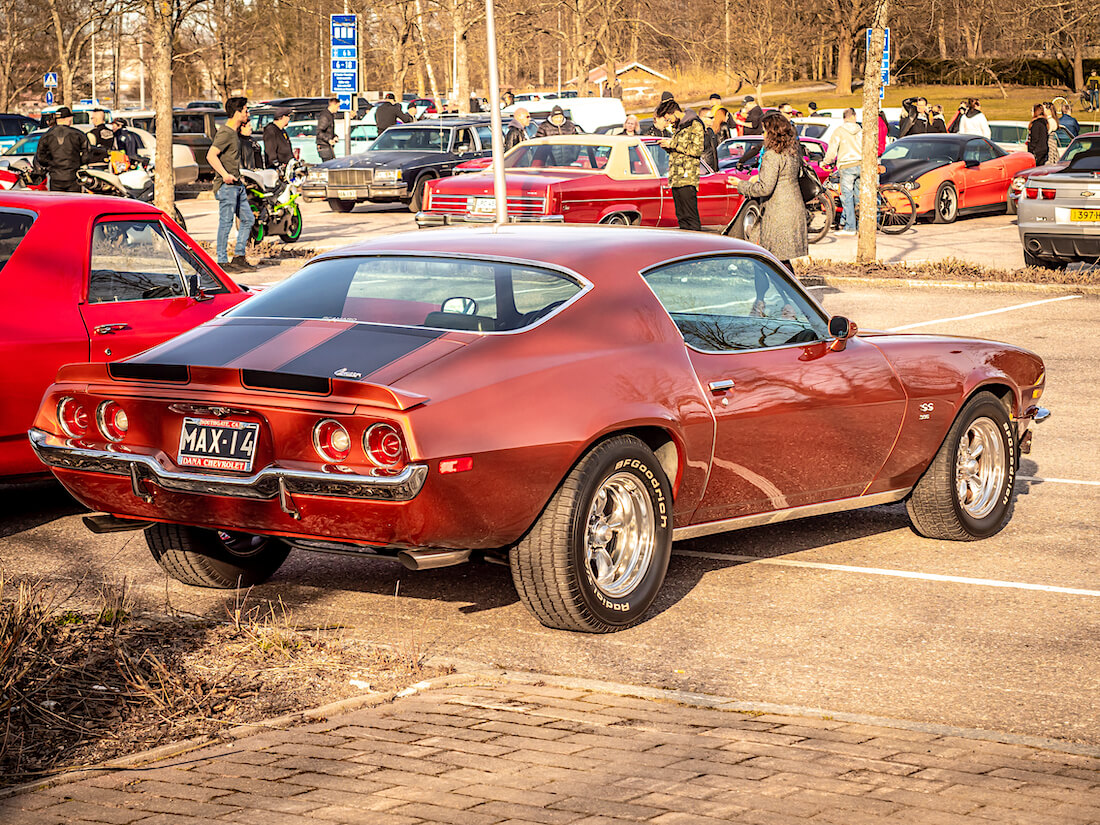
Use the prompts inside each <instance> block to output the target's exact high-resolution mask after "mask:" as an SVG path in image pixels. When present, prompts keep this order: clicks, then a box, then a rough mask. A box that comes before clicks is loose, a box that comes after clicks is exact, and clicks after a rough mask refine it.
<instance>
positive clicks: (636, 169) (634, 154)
mask: <svg viewBox="0 0 1100 825" xmlns="http://www.w3.org/2000/svg"><path fill="white" fill-rule="evenodd" d="M627 160H628V161H629V162H630V174H632V175H649V174H652V173H651V172H650V171H649V164H647V163H646V162H645V159H644V158H642V150H641V149H640V148H639V147H637V146H631V147H630V150H629V152H628V153H627Z"/></svg>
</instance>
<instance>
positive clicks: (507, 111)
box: [501, 97, 626, 134]
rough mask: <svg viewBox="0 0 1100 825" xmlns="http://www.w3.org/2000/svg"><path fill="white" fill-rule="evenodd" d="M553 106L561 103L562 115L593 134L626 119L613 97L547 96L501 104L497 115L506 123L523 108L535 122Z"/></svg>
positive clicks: (621, 105)
mask: <svg viewBox="0 0 1100 825" xmlns="http://www.w3.org/2000/svg"><path fill="white" fill-rule="evenodd" d="M555 106H561V108H562V111H564V112H565V116H566V117H567V118H568V119H569V120H571V121H573V122H574V123H576V124H577V126H579V127H580V128H581V129H583V130H584V132H585V133H587V134H594V133H595V132H596V131H598V130H599V129H600V128H602V127H606V126H622V125H623V121H624V120H626V109H624V108H623V102H622V101H621V100H619V99H618V98H616V97H569V98H550V99H545V100H538V101H534V102H532V103H517V104H516V105H515V106H506V107H504V108H503V109H502V110H501V115H502V116H503V117H504V119H505V121H504V122H505V125H507V122H508V119H510V118H511V117H512V114H513V113H514V112H515V110H516V109H526V110H527V111H529V112H530V113H531V123H532V124H533V125H536V126H537V125H538V124H539V123H542V121H544V120H546V119H547V118H548V117H550V111H551V110H552V109H553V108H554V107H555Z"/></svg>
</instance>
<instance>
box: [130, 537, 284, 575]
mask: <svg viewBox="0 0 1100 825" xmlns="http://www.w3.org/2000/svg"><path fill="white" fill-rule="evenodd" d="M145 541H146V543H147V544H148V545H149V551H150V552H151V553H152V554H153V558H154V559H155V560H156V562H157V564H159V565H160V566H161V567H162V568H163V569H164V572H165V573H167V574H168V575H169V576H171V577H172V578H174V579H176V580H178V581H181V582H183V583H184V584H192V585H195V586H197V587H217V588H222V589H225V588H232V587H251V586H252V585H254V584H260V583H261V582H265V581H267V580H268V579H269V578H271V576H272V575H273V574H274V573H275V571H276V570H278V569H279V567H280V566H281V565H282V563H283V562H284V561H286V557H287V554H288V553H290V547H288V546H287V545H286V544H285V543H284V542H282V541H280V540H279V539H276V538H271V537H269V536H253V535H251V534H248V533H229V532H224V531H217V530H204V529H202V528H200V527H184V526H182V525H179V524H154V525H153V526H151V527H148V528H146V530H145Z"/></svg>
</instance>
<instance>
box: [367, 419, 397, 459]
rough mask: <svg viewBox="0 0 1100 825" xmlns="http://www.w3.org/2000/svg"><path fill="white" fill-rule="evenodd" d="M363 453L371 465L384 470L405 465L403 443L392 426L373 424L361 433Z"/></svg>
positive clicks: (395, 428)
mask: <svg viewBox="0 0 1100 825" xmlns="http://www.w3.org/2000/svg"><path fill="white" fill-rule="evenodd" d="M363 451H364V452H365V453H366V454H367V458H368V459H370V462H371V463H372V464H374V465H375V466H376V467H381V468H382V469H384V470H394V469H396V468H398V467H400V466H401V465H402V464H404V463H405V441H404V439H403V438H401V431H400V430H398V429H397V427H395V426H393V424H374V425H372V426H371V427H370V429H368V430H367V431H366V432H365V433H363Z"/></svg>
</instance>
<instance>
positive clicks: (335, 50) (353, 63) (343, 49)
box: [329, 6, 359, 156]
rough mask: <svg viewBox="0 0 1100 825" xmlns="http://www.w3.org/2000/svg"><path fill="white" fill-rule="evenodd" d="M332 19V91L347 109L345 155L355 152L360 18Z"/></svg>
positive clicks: (330, 18)
mask: <svg viewBox="0 0 1100 825" xmlns="http://www.w3.org/2000/svg"><path fill="white" fill-rule="evenodd" d="M345 8H346V6H345ZM329 20H330V23H331V35H332V51H331V54H330V66H329V68H330V71H331V75H332V93H333V94H334V95H336V96H337V97H339V98H340V109H341V110H343V112H344V155H345V156H347V155H350V154H351V110H352V108H353V107H354V101H355V95H356V94H358V92H359V18H358V15H354V14H333V15H329ZM345 99H346V100H347V107H346V108H345V106H344V101H345Z"/></svg>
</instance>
